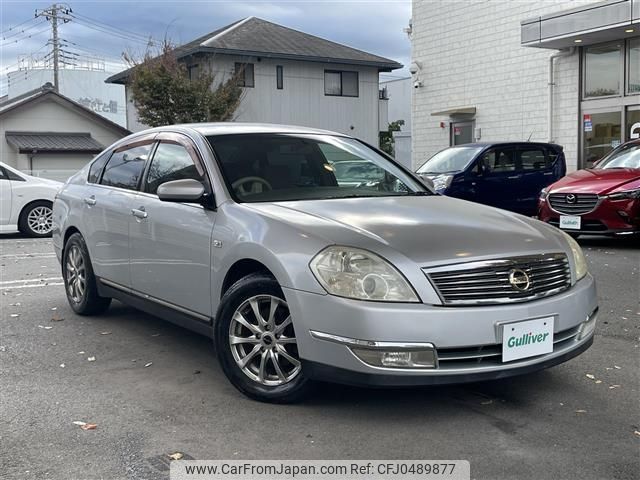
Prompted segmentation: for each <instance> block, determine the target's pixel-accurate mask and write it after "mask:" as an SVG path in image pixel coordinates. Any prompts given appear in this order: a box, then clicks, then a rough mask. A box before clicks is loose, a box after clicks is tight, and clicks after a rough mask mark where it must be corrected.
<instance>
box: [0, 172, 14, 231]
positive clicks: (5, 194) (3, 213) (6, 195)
mask: <svg viewBox="0 0 640 480" xmlns="http://www.w3.org/2000/svg"><path fill="white" fill-rule="evenodd" d="M11 202H12V200H11V180H9V177H8V176H7V173H6V170H5V169H4V168H2V167H0V225H7V224H8V223H9V221H10V219H11Z"/></svg>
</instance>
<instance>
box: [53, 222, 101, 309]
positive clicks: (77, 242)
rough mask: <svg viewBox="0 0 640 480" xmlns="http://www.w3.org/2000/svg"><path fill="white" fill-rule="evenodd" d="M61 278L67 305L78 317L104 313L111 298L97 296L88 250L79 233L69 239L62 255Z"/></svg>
mask: <svg viewBox="0 0 640 480" xmlns="http://www.w3.org/2000/svg"><path fill="white" fill-rule="evenodd" d="M62 278H63V280H64V288H65V292H66V294H67V300H68V301H69V305H70V306H71V308H72V309H73V311H74V312H76V313H77V314H79V315H96V314H98V313H102V312H104V311H105V310H106V309H107V308H109V304H111V298H108V297H101V296H100V295H98V287H97V285H96V277H95V275H94V273H93V267H92V265H91V258H89V250H88V249H87V244H86V243H85V241H84V238H83V237H82V235H80V234H79V233H74V234H73V235H71V236H70V237H69V240H67V243H65V246H64V252H63V254H62Z"/></svg>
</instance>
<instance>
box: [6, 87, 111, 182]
mask: <svg viewBox="0 0 640 480" xmlns="http://www.w3.org/2000/svg"><path fill="white" fill-rule="evenodd" d="M7 131H10V132H11V131H18V132H19V131H23V132H79V133H80V132H81V133H87V132H88V133H90V134H91V136H92V137H93V138H94V139H95V140H96V141H98V142H100V143H101V144H102V145H104V146H105V147H106V146H109V145H111V144H112V143H114V142H115V141H116V140H119V139H120V138H122V134H121V133H120V132H118V131H116V130H115V129H110V128H108V127H106V126H104V125H103V124H101V123H99V122H96V121H95V120H94V119H92V118H91V117H90V116H89V115H86V116H85V115H83V114H82V113H80V112H78V111H76V110H74V109H71V108H67V107H63V106H62V105H61V104H59V103H57V102H56V101H54V100H50V99H44V100H41V101H36V102H34V103H32V104H29V105H24V106H22V107H20V108H17V109H15V110H13V111H11V112H8V113H6V114H4V115H3V116H2V121H0V157H1V158H2V161H3V162H5V163H6V164H8V165H10V166H12V167H16V168H18V169H19V170H30V164H29V156H28V155H25V154H19V153H18V152H17V151H16V149H15V148H14V147H12V146H11V145H9V144H8V143H7V140H6V137H5V133H6V132H7ZM35 158H37V156H36V157H35ZM52 158H54V159H55V161H54V162H52V163H51V164H47V166H48V168H51V169H78V167H81V166H82V165H84V163H86V162H88V161H89V160H91V159H92V158H93V155H90V154H86V155H77V154H73V155H70V156H69V161H68V162H67V161H64V155H62V154H60V155H59V154H56V155H55V156H54V157H52ZM37 163H38V166H39V167H41V166H42V165H45V162H44V161H38V162H37ZM34 169H35V168H34Z"/></svg>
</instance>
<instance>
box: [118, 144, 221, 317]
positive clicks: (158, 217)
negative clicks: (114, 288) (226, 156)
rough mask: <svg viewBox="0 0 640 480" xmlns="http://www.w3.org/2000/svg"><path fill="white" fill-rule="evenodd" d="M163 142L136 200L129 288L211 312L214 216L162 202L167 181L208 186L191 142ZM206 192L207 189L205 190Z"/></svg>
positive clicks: (203, 312)
mask: <svg viewBox="0 0 640 480" xmlns="http://www.w3.org/2000/svg"><path fill="white" fill-rule="evenodd" d="M158 140H160V143H159V144H158V147H157V149H156V151H155V153H154V155H153V158H152V159H151V163H150V164H149V168H148V171H147V173H146V175H145V178H144V180H143V182H142V187H141V189H140V193H139V194H138V195H137V196H136V198H135V203H134V206H133V209H134V210H135V211H136V213H137V215H136V216H132V222H131V230H130V232H131V233H130V241H131V250H130V252H131V286H132V288H133V289H134V290H136V291H138V292H140V293H143V294H146V295H149V296H150V297H153V298H157V299H162V300H163V301H165V302H169V303H170V304H172V305H173V306H178V307H181V308H183V309H186V310H188V311H189V312H191V313H197V314H200V315H204V316H206V317H210V316H212V312H211V248H212V247H211V233H212V230H213V224H214V221H215V215H216V213H215V212H214V211H212V210H209V209H206V208H204V207H203V206H202V205H199V204H194V203H174V202H164V201H161V200H160V199H159V198H158V196H157V195H156V191H157V190H158V187H159V186H160V185H162V184H163V183H165V182H169V181H172V180H180V179H187V178H192V179H196V180H199V181H201V182H203V184H205V185H208V180H207V178H206V175H205V174H204V170H203V168H202V161H201V159H200V158H199V157H198V155H197V153H196V151H195V149H194V148H193V146H192V145H191V144H190V142H189V140H188V139H186V138H184V137H182V136H178V135H174V134H160V135H158ZM205 188H207V189H208V187H205Z"/></svg>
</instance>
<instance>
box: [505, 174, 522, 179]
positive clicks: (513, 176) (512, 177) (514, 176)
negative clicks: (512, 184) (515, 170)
mask: <svg viewBox="0 0 640 480" xmlns="http://www.w3.org/2000/svg"><path fill="white" fill-rule="evenodd" d="M518 178H520V175H511V176H510V177H507V179H508V180H517V179H518Z"/></svg>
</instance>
